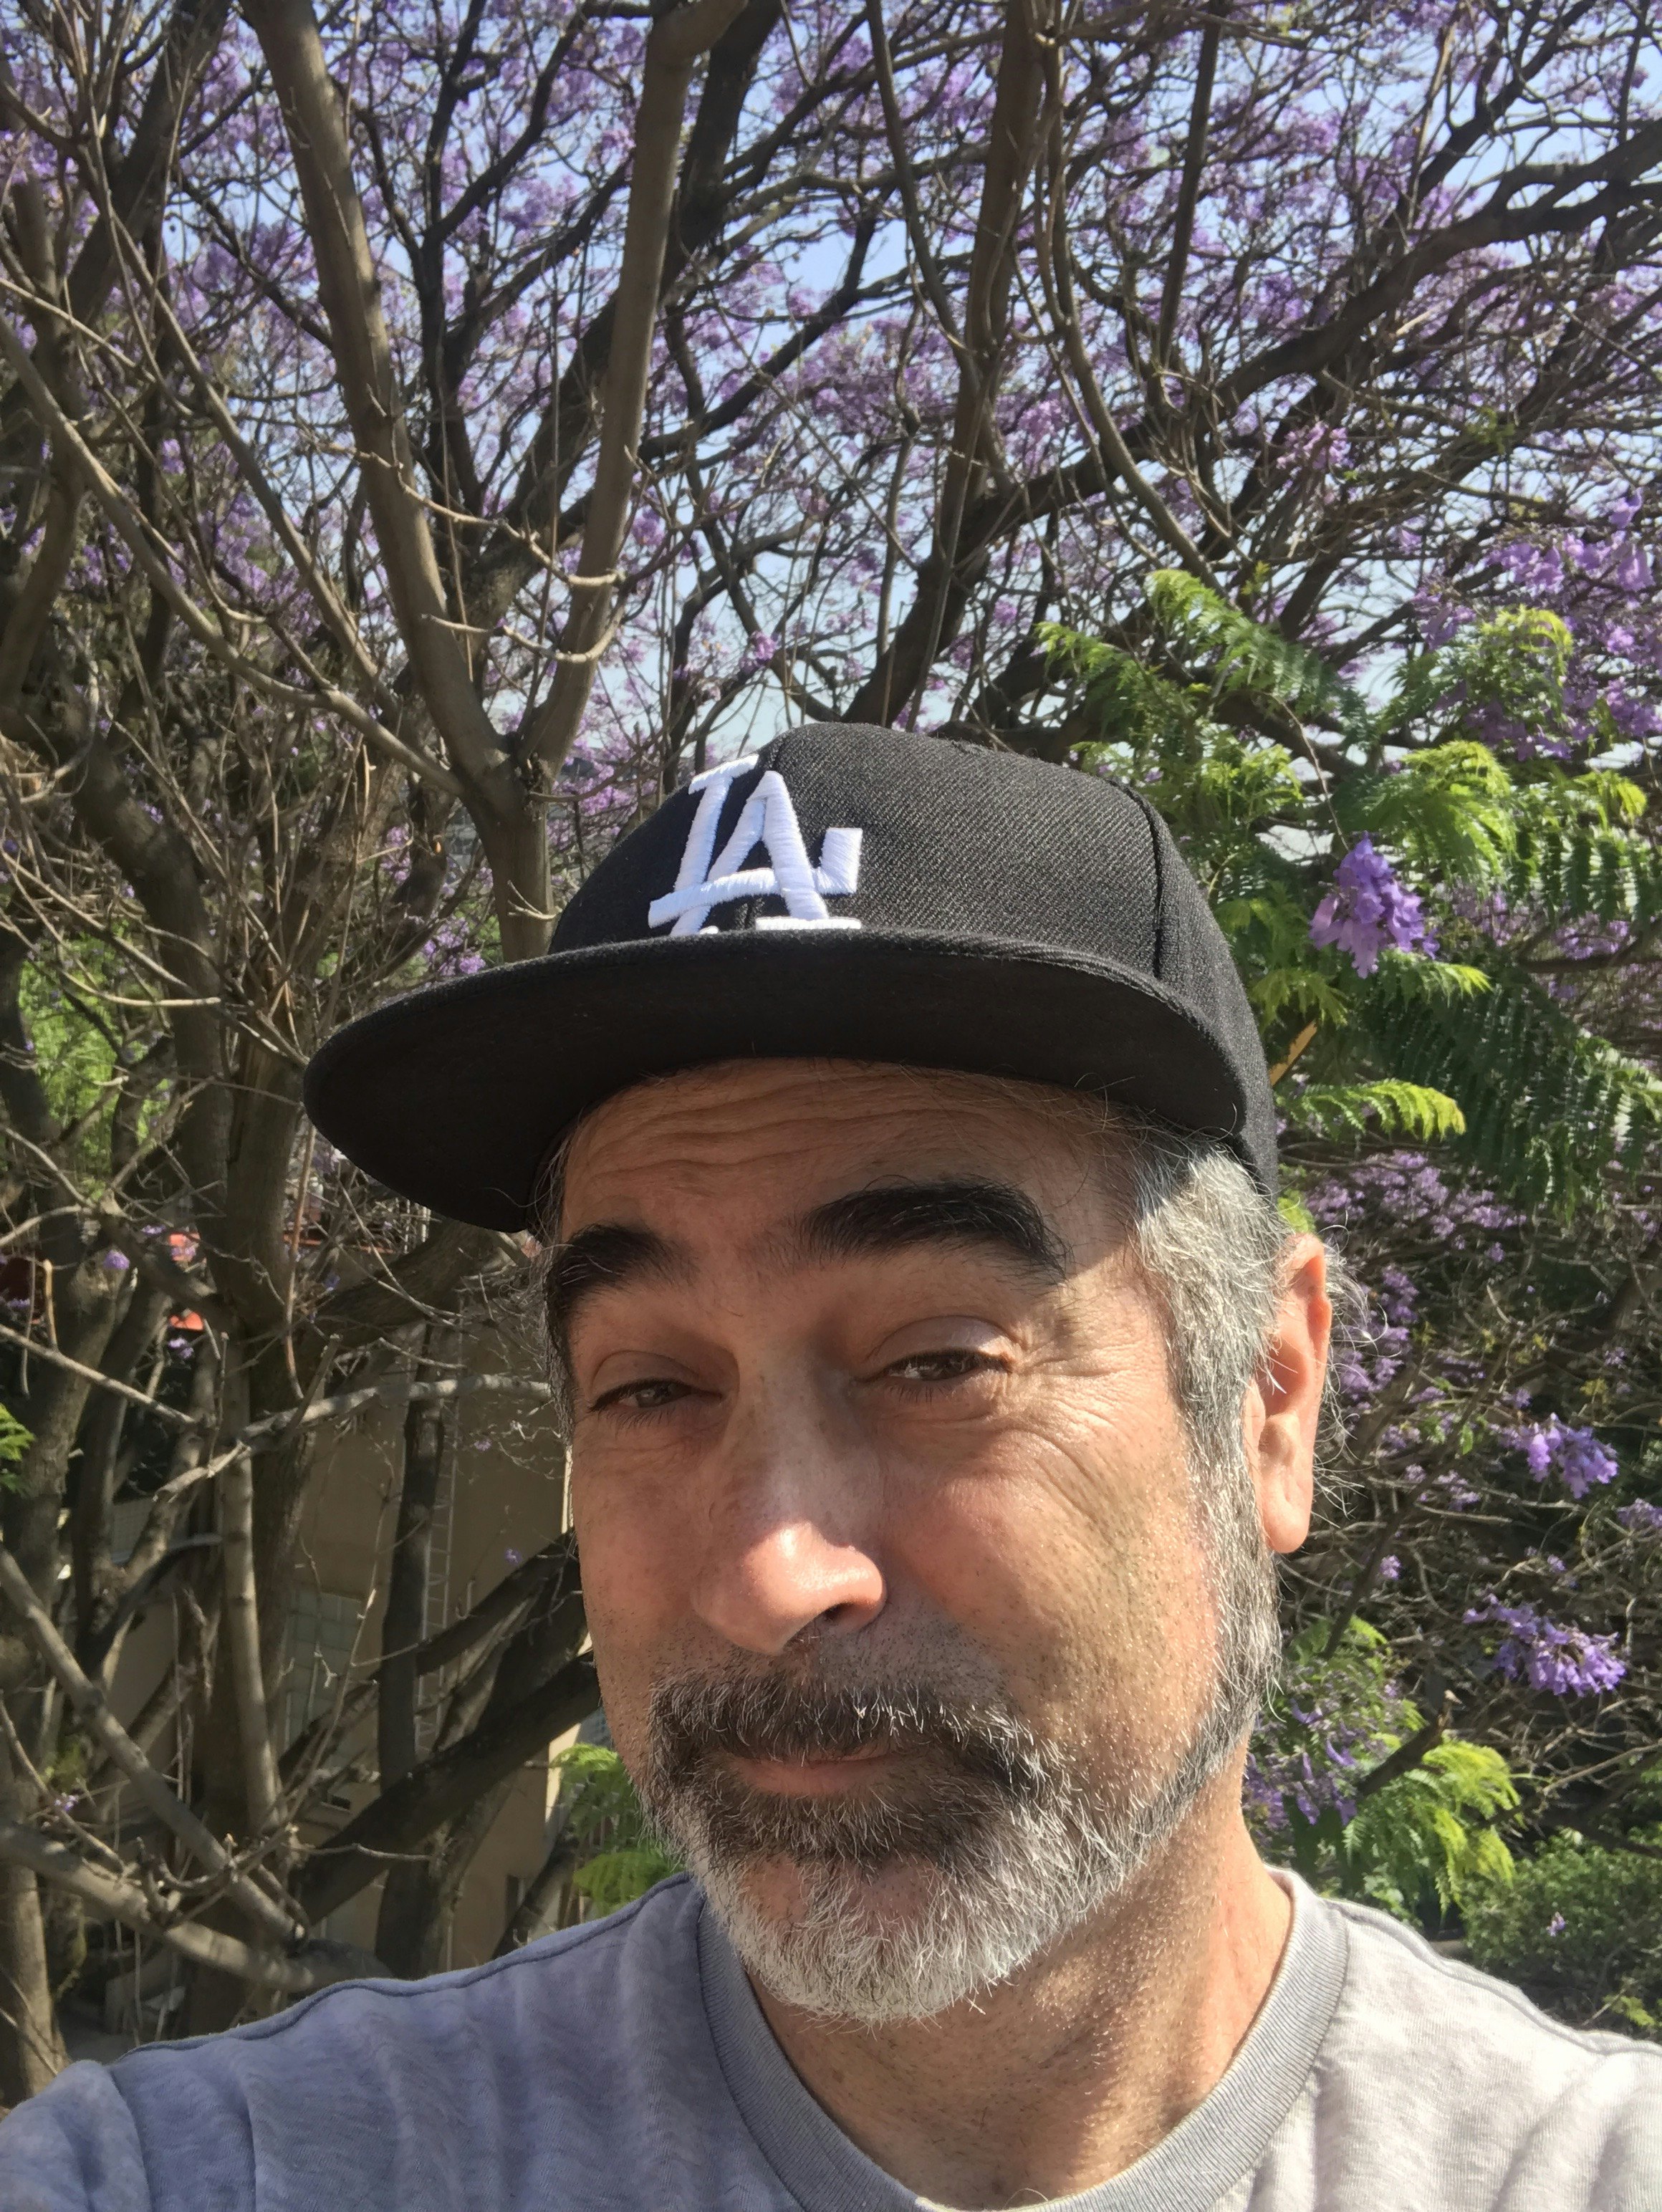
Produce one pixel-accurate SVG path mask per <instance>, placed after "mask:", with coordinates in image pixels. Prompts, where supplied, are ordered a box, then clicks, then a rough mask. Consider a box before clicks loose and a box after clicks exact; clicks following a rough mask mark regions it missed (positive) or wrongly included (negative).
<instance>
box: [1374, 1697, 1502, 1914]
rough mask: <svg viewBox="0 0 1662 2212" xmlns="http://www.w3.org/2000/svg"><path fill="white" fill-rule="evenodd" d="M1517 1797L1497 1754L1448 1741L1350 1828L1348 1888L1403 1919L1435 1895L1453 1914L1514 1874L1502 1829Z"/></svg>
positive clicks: (1379, 1796) (1388, 1785)
mask: <svg viewBox="0 0 1662 2212" xmlns="http://www.w3.org/2000/svg"><path fill="white" fill-rule="evenodd" d="M1517 1804H1518V1791H1517V1789H1516V1786H1515V1785H1514V1784H1513V1778H1512V1774H1511V1771H1510V1769H1509V1768H1508V1767H1507V1763H1506V1761H1505V1759H1502V1758H1501V1754H1500V1753H1499V1752H1498V1751H1495V1750H1492V1749H1491V1748H1490V1747H1489V1746H1488V1745H1487V1744H1481V1743H1463V1742H1458V1741H1457V1742H1443V1743H1440V1744H1438V1745H1436V1746H1434V1748H1433V1749H1431V1750H1430V1751H1428V1753H1426V1755H1425V1758H1424V1759H1423V1760H1422V1763H1421V1764H1420V1765H1418V1766H1415V1767H1410V1768H1409V1771H1408V1772H1407V1773H1406V1774H1399V1775H1397V1778H1396V1779H1395V1780H1394V1781H1391V1782H1388V1783H1386V1784H1385V1787H1384V1789H1383V1790H1379V1791H1377V1792H1376V1793H1375V1794H1374V1796H1372V1797H1369V1798H1367V1799H1366V1800H1365V1801H1364V1802H1362V1803H1361V1805H1359V1806H1358V1807H1357V1808H1356V1812H1355V1817H1354V1819H1352V1820H1350V1822H1349V1823H1348V1826H1346V1829H1345V1831H1344V1837H1343V1841H1342V1846H1341V1851H1340V1863H1341V1881H1340V1886H1341V1887H1342V1888H1344V1889H1345V1890H1346V1891H1348V1893H1349V1894H1350V1895H1352V1896H1354V1897H1356V1898H1359V1899H1364V1900H1365V1901H1366V1902H1367V1903H1368V1904H1370V1905H1382V1906H1383V1907H1384V1908H1385V1911H1388V1912H1394V1913H1395V1914H1397V1917H1399V1918H1401V1919H1403V1920H1410V1921H1411V1920H1415V1919H1417V1918H1419V1917H1421V1916H1422V1913H1424V1912H1425V1911H1427V1910H1428V1907H1429V1906H1430V1905H1431V1903H1432V1901H1433V1900H1435V1902H1436V1904H1437V1905H1438V1906H1440V1908H1441V1910H1442V1911H1445V1912H1446V1911H1449V1910H1450V1909H1451V1908H1452V1907H1456V1906H1464V1905H1465V1904H1466V1902H1467V1900H1468V1899H1471V1898H1473V1897H1476V1896H1488V1895H1489V1894H1491V1893H1493V1892H1494V1891H1495V1890H1496V1889H1498V1888H1501V1887H1505V1885H1506V1884H1507V1883H1508V1882H1509V1881H1511V1879H1512V1876H1513V1856H1512V1852H1511V1850H1509V1849H1508V1847H1507V1844H1506V1842H1505V1840H1504V1838H1502V1837H1501V1836H1500V1835H1499V1834H1498V1833H1497V1832H1496V1831H1495V1826H1494V1823H1495V1820H1498V1819H1499V1818H1500V1817H1501V1815H1502V1814H1507V1813H1510V1812H1513V1811H1514V1810H1515V1809H1516V1808H1517Z"/></svg>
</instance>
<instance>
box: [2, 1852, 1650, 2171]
mask: <svg viewBox="0 0 1662 2212" xmlns="http://www.w3.org/2000/svg"><path fill="white" fill-rule="evenodd" d="M1289 1887H1291V1888H1292V1891H1293V1894H1294V1925H1293V1933H1292V1936H1291V1938H1290V1940H1289V1942H1288V1948H1287V1951H1286V1954H1285V1955H1284V1957H1283V1959H1282V1964H1281V1967H1280V1970H1279V1971H1278V1972H1277V1974H1276V1977H1275V1983H1274V1984H1273V1986H1272V1987H1271V1989H1270V1991H1269V1996H1268V1997H1267V1998H1266V1999H1265V2002H1264V2004H1263V2008H1262V2009H1261V2011H1260V2013H1259V2015H1258V2018H1257V2021H1255V2022H1254V2024H1253V2027H1252V2029H1251V2033H1250V2034H1249V2035H1248V2036H1247V2038H1246V2039H1245V2042H1244V2043H1243V2044H1242V2045H1241V2047H1240V2049H1239V2051H1238V2052H1237V2053H1236V2055H1235V2058H1234V2061H1233V2064H1232V2065H1231V2066H1230V2068H1229V2070H1228V2072H1227V2074H1226V2075H1224V2077H1223V2079H1222V2081H1221V2082H1219V2084H1218V2086H1217V2087H1216V2088H1215V2090H1214V2091H1213V2092H1212V2093H1211V2095H1210V2096H1209V2097H1208V2098H1207V2100H1205V2102H1204V2103H1203V2104H1202V2105H1200V2106H1198V2107H1197V2108H1196V2110H1195V2111H1194V2112H1190V2115H1189V2117H1188V2118H1186V2119H1185V2120H1184V2122H1183V2123H1182V2124H1181V2125H1180V2126H1178V2128H1176V2129H1174V2130H1173V2131H1172V2133H1171V2134H1170V2135H1169V2136H1166V2139H1165V2141H1164V2142H1160V2143H1159V2144H1157V2145H1156V2146H1155V2148H1154V2149H1153V2150H1151V2151H1150V2152H1149V2153H1148V2155H1147V2156H1146V2157H1144V2158H1141V2159H1139V2160H1138V2161H1137V2162H1136V2164H1135V2166H1131V2167H1130V2168H1129V2169H1128V2171H1127V2172H1123V2173H1122V2174H1119V2175H1117V2177H1116V2178H1115V2179H1113V2180H1111V2181H1107V2182H1104V2183H1103V2184H1102V2185H1100V2186H1099V2187H1098V2188H1096V2189H1092V2190H1088V2191H1086V2192H1085V2193H1084V2194H1083V2195H1082V2196H1079V2197H1070V2198H1068V2199H1067V2200H1066V2203H1067V2206H1068V2212H1214V2208H1227V2212H1247V2208H1251V2212H1318V2208H1319V2212H1662V2051H1655V2050H1649V2049H1647V2048H1645V2047H1643V2046H1642V2045H1635V2044H1632V2043H1629V2042H1625V2041H1623V2040H1622V2039H1620V2038H1619V2037H1616V2036H1608V2035H1580V2034H1576V2033H1572V2031H1570V2030H1569V2029H1568V2028H1564V2027H1558V2026H1556V2025H1555V2023H1554V2022H1553V2021H1549V2020H1546V2019H1544V2018H1543V2016H1542V2015H1541V2014H1540V2013H1538V2012H1537V2011H1536V2010H1535V2009H1534V2008H1533V2007H1532V2006H1531V2005H1530V2004H1529V2003H1528V2002H1526V2001H1525V1999H1524V1998H1523V1997H1522V1996H1519V1994H1518V1992H1517V1991H1516V1990H1511V1989H1508V1988H1507V1987H1506V1986H1505V1985H1504V1984H1501V1983H1499V1982H1494V1981H1490V1980H1489V1979H1488V1978H1486V1977H1485V1976H1483V1975H1482V1974H1477V1973H1474V1972H1470V1970H1469V1969H1468V1968H1466V1967H1464V1966H1453V1965H1451V1964H1449V1963H1448V1962H1447V1961H1446V1960H1443V1959H1440V1958H1439V1957H1438V1956H1437V1954H1435V1953H1434V1952H1433V1951H1431V1950H1429V1949H1428V1948H1427V1946H1426V1945H1425V1944H1424V1943H1422V1942H1420V1940H1419V1939H1418V1938H1417V1937H1416V1936H1412V1935H1410V1934H1409V1933H1408V1932H1407V1931H1406V1930H1405V1929H1402V1928H1399V1927H1398V1926H1397V1924H1396V1923H1394V1922H1392V1921H1390V1920H1387V1919H1385V1918H1383V1917H1381V1916H1380V1915H1379V1914H1377V1913H1373V1912H1368V1911H1363V1910H1361V1908H1360V1907H1357V1906H1354V1905H1333V1904H1330V1903H1328V1902H1326V1901H1324V1900H1323V1899H1319V1898H1317V1897H1316V1896H1314V1895H1313V1894H1312V1893H1311V1892H1310V1891H1309V1890H1308V1889H1306V1888H1305V1887H1303V1886H1302V1885H1301V1884H1299V1883H1296V1882H1294V1883H1290V1884H1289ZM921 2202H922V2200H921V2199H919V2198H917V2197H914V2196H913V2195H912V2193H911V2191H910V2190H906V2189H903V2188H901V2187H900V2186H899V2185H898V2183H896V2182H894V2181H892V2180H891V2179H889V2177H888V2176H887V2175H886V2174H885V2173H883V2172H880V2170H879V2169H878V2167H876V2166H874V2165H873V2164H872V2163H871V2161H870V2160H868V2159H867V2158H866V2157H864V2156H863V2155H862V2154H861V2152H860V2151H858V2150H856V2149H855V2146H854V2145H853V2144H852V2143H851V2142H849V2139H848V2137H847V2136H844V2135H843V2132H842V2130H840V2129H839V2128H838V2127H837V2125H836V2124H834V2122H833V2121H831V2119H830V2118H828V2116H827V2115H826V2114H825V2112H824V2111H822V2109H821V2108H820V2106H819V2105H817V2104H816V2103H815V2102H814V2100H813V2098H812V2097H811V2096H810V2095H809V2093H808V2092H807V2090H806V2089H805V2088H804V2087H803V2086H802V2084H801V2081H799V2080H798V2079H797V2076H796V2075H795V2074H794V2072H793V2071H792V2069H791V2067H790V2065H789V2063H788V2061H787V2059H786V2058H785V2057H784V2054H783V2052H782V2051H781V2050H780V2048H779V2045H777V2044H776V2042H775V2040H774V2039H773V2036H772V2034H771V2033H770V2030H769V2028H768V2026H767V2022H766V2021H765V2020H764V2017H763V2015H762V2013H761V2010H760V2008H759V2007H758V2004H757V2002H756V1999H755V1997H754V1996H753V1995H752V1991H751V1989H750V1985H749V1984H748V1983H747V1982H746V1978H745V1975H744V1972H743V1970H742V1968H741V1967H740V1965H739V1962H738V1960H737V1959H736V1958H735V1957H734V1953H733V1951H732V1949H731V1948H729V1946H728V1942H726V1940H725V1938H724V1937H723V1936H722V1934H721V1930H720V1929H719V1928H718V1927H717V1926H716V1924H715V1919H714V1917H713V1916H712V1915H711V1914H710V1913H709V1911H706V1909H705V1907H704V1905H703V1899H702V1898H701V1896H700V1894H699V1893H698V1891H697V1888H696V1887H694V1886H693V1885H692V1884H691V1882H690V1881H687V1880H686V1879H685V1877H682V1878H679V1879H678V1880H676V1881H668V1882H665V1883H662V1884H661V1885H660V1887H658V1888H656V1889H654V1891H653V1892H652V1893H651V1894H650V1895H649V1896H648V1897H646V1898H644V1899H642V1901H641V1903H640V1904H638V1905H631V1906H630V1907H629V1908H628V1909H627V1910H626V1911H623V1912H619V1913H616V1914H614V1915H613V1916H612V1918H611V1919H609V1920H604V1921H600V1922H599V1923H596V1924H594V1925H593V1926H591V1927H587V1928H577V1929H570V1930H569V1931H567V1932H566V1933H565V1934H563V1935H560V1936H550V1937H548V1938H547V1939H546V1940H545V1941H544V1942H540V1943H535V1944H533V1945H531V1946H529V1947H528V1948H527V1949H525V1950H523V1951H520V1952H516V1953H515V1954H514V1955H513V1956H512V1957H510V1958H507V1959H499V1960H496V1961H495V1963H494V1964H492V1965H490V1966H478V1967H474V1968H472V1969H471V1970H470V1971H468V1972H463V1973H456V1974H444V1975H441V1976H439V1977H438V1978H436V1979H435V1980H432V1981H427V1982H363V1983H347V1984H341V1985H340V1986H339V1987H338V1988H335V1989H330V1990H321V1991H320V1992H319V1994H318V1995H316V1996H313V1997H309V1998H307V2000H306V2002H304V2003H301V2004H299V2005H296V2006H295V2008H294V2009H293V2010H292V2011H290V2012H286V2013H283V2014H282V2015H279V2016H278V2017H277V2018H276V2019H273V2020H269V2021H260V2022H259V2024H258V2025H256V2026H254V2027H245V2028H240V2029H238V2030H236V2031H235V2033H232V2034H229V2035H222V2036H213V2037H209V2038H205V2039H202V2040H200V2041H198V2042H194V2043H174V2044H160V2045H152V2046H150V2047H149V2048H148V2049H145V2050H141V2051H134V2052H132V2053H131V2055H130V2056H128V2057H125V2058H123V2059H121V2060H120V2061H119V2063H117V2064H116V2065H114V2066H113V2067H111V2068H109V2069H105V2068H103V2067H100V2066H89V2065H79V2066H72V2067H70V2069H69V2070H68V2072H67V2073H65V2074H64V2075H60V2076H59V2078H58V2080H57V2081H55V2082H53V2084H52V2087H50V2088H49V2089H47V2090H46V2092H45V2093H44V2094H42V2095H40V2096H39V2097H36V2098H35V2099H33V2100H32V2101H31V2102H30V2103H28V2104H27V2105H24V2106H21V2107H20V2108H19V2109H18V2110H17V2111H16V2112H14V2113H13V2114H12V2115H11V2117H10V2118H9V2119H8V2120H7V2121H6V2122H5V2123H4V2124H3V2126H0V2208H3V2212H659V2208H674V2212H705V2208H708V2212H715V2208H718V2207H719V2208H720V2212H916V2208H917V2207H918V2206H919V2204H920V2203H921Z"/></svg>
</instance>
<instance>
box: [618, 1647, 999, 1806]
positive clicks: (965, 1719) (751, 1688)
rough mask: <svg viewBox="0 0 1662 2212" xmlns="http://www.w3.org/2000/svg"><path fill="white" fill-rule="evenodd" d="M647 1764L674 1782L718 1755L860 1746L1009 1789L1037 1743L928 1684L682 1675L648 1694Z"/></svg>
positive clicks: (816, 1752) (989, 1712) (767, 1755)
mask: <svg viewBox="0 0 1662 2212" xmlns="http://www.w3.org/2000/svg"><path fill="white" fill-rule="evenodd" d="M651 1733H652V1741H653V1747H654V1765H655V1766H656V1767H657V1769H658V1771H659V1773H660V1775H661V1778H663V1779H664V1780H666V1781H667V1782H669V1783H670V1784H672V1785H673V1784H678V1783H684V1782H686V1781H690V1780H691V1778H693V1777H694V1775H696V1774H697V1772H698V1771H700V1769H702V1768H704V1767H706V1766H707V1765H709V1762H710V1761H711V1760H712V1759H716V1758H718V1757H720V1756H721V1755H723V1754H726V1755H728V1756H729V1757H734V1758H740V1759H776V1760H778V1761H781V1762H782V1763H785V1764H790V1763H794V1762H801V1761H807V1760H812V1759H846V1758H850V1757H854V1756H856V1755H857V1754H859V1753H862V1752H871V1751H919V1752H934V1753H937V1754H938V1755H939V1757H940V1759H941V1761H942V1763H943V1764H944V1765H947V1766H949V1767H951V1768H953V1769H954V1770H955V1771H958V1772H959V1773H961V1774H965V1775H967V1776H971V1777H973V1778H975V1779H977V1780H978V1781H981V1782H985V1783H989V1784H992V1785H994V1786H995V1788H997V1789H999V1790H1001V1791H1003V1792H1004V1793H1006V1794H1008V1795H1016V1796H1025V1795H1026V1794H1027V1792H1028V1790H1030V1788H1031V1785H1032V1781H1033V1779H1034V1776H1033V1771H1032V1770H1033V1767H1034V1765H1035V1760H1036V1753H1037V1742H1036V1740H1035V1739H1034V1738H1033V1736H1032V1734H1031V1732H1030V1731H1029V1730H1028V1729H1026V1727H1025V1726H1024V1724H1023V1723H1021V1722H1020V1720H1018V1719H1017V1718H1016V1717H1015V1716H1014V1714H1013V1713H1011V1712H1010V1711H1008V1708H1006V1707H1004V1706H1002V1705H999V1704H996V1703H995V1702H989V1701H986V1700H983V1699H973V1700H971V1699H954V1698H949V1697H947V1696H946V1695H945V1694H943V1693H942V1692H941V1691H940V1690H938V1689H936V1688H934V1686H932V1685H930V1684H929V1683H928V1682H926V1681H922V1680H911V1681H901V1682H869V1683H850V1684H843V1683H828V1682H812V1681H803V1680H800V1679H793V1678H789V1677H786V1676H782V1675H777V1674H762V1675H751V1676H746V1677H740V1678H739V1679H737V1680H734V1679H722V1678H719V1677H718V1678H711V1677H707V1676H685V1675H684V1676H680V1677H678V1678H676V1679H673V1680H670V1681H667V1682H664V1683H661V1684H660V1686H659V1687H658V1689H657V1691H656V1692H655V1693H654V1698H653V1700H652V1709H651Z"/></svg>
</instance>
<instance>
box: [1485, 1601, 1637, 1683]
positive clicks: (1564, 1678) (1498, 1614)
mask: <svg viewBox="0 0 1662 2212" xmlns="http://www.w3.org/2000/svg"><path fill="white" fill-rule="evenodd" d="M1465 1619H1466V1620H1467V1622H1468V1623H1469V1624H1470V1626H1473V1627H1484V1626H1494V1627H1497V1628H1500V1629H1501V1630H1502V1631H1504V1633H1503V1634H1502V1636H1501V1640H1500V1642H1499V1643H1498V1644H1496V1646H1495V1650H1494V1652H1493V1654H1492V1655H1491V1663H1492V1664H1493V1666H1494V1668H1495V1673H1496V1674H1504V1675H1505V1676H1506V1678H1507V1680H1508V1681H1509V1682H1515V1681H1517V1680H1519V1679H1520V1678H1521V1679H1522V1680H1525V1681H1527V1682H1528V1684H1529V1686H1530V1687H1531V1689H1532V1690H1545V1691H1547V1692H1549V1694H1550V1695H1551V1696H1553V1697H1555V1698H1583V1697H1592V1696H1596V1695H1597V1694H1598V1692H1599V1691H1601V1690H1613V1689H1614V1688H1615V1687H1616V1684H1617V1683H1618V1682H1619V1681H1620V1680H1622V1676H1623V1675H1624V1674H1626V1673H1627V1671H1628V1668H1627V1662H1626V1661H1625V1660H1624V1659H1621V1658H1618V1657H1617V1656H1616V1638H1614V1637H1613V1636H1595V1635H1594V1634H1593V1633H1592V1632H1591V1630H1588V1629H1586V1628H1580V1627H1577V1626H1574V1624H1573V1623H1566V1622H1564V1621H1558V1620H1548V1619H1547V1617H1546V1615H1545V1614H1544V1613H1540V1612H1538V1611H1537V1609H1536V1607H1534V1606H1532V1605H1502V1604H1501V1601H1500V1599H1499V1598H1498V1597H1494V1596H1490V1597H1487V1598H1485V1599H1484V1600H1483V1601H1482V1604H1481V1605H1475V1606H1471V1607H1468V1609H1467V1611H1466V1613H1465Z"/></svg>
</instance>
